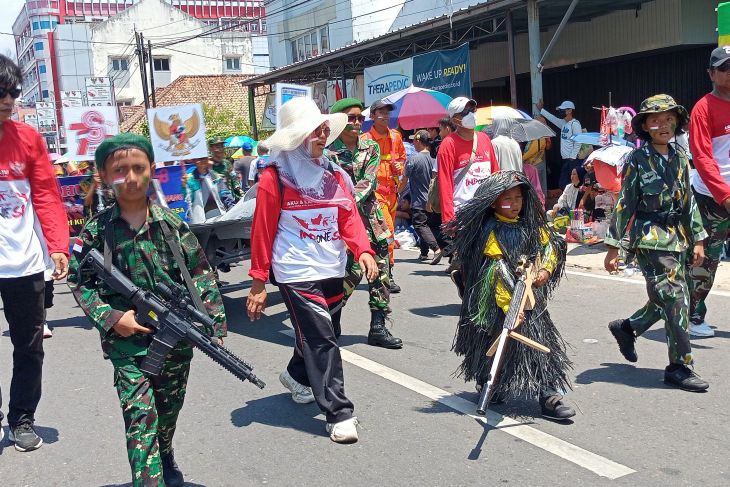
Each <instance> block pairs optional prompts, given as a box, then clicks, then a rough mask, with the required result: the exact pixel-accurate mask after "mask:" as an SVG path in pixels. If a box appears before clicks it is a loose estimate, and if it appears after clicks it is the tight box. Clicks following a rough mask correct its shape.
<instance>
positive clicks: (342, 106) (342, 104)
mask: <svg viewBox="0 0 730 487" xmlns="http://www.w3.org/2000/svg"><path fill="white" fill-rule="evenodd" d="M352 107H358V108H359V109H360V110H365V105H363V103H362V102H361V101H360V100H358V99H357V98H343V99H342V100H338V101H336V102H335V104H334V105H332V108H330V113H340V112H344V111H345V110H347V109H348V108H352Z"/></svg>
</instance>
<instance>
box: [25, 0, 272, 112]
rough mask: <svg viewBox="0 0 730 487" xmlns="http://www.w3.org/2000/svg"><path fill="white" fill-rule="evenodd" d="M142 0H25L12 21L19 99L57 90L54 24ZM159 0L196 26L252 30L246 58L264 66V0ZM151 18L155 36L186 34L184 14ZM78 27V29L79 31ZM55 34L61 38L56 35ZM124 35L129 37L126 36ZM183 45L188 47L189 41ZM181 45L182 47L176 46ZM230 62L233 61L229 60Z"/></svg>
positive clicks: (93, 18)
mask: <svg viewBox="0 0 730 487" xmlns="http://www.w3.org/2000/svg"><path fill="white" fill-rule="evenodd" d="M141 1H144V0H78V1H71V0H26V2H25V5H24V6H23V8H22V9H21V11H20V13H19V14H18V16H17V18H16V20H15V22H14V24H13V34H14V35H15V48H16V54H17V58H18V62H19V64H20V67H21V69H22V71H23V86H22V88H23V100H24V101H25V102H27V103H30V104H33V103H35V102H38V101H55V100H56V95H55V91H58V90H57V89H56V85H57V84H59V85H60V84H62V82H61V81H59V80H58V79H57V78H58V77H57V76H56V75H55V73H54V70H53V66H52V64H53V62H52V56H51V50H52V48H53V46H52V45H51V44H52V43H53V40H52V39H49V36H50V35H51V33H52V32H53V31H54V30H55V29H56V26H58V25H65V24H78V23H87V24H89V23H90V24H93V23H99V22H103V21H105V20H107V19H109V18H110V17H112V16H115V15H118V14H120V13H122V12H123V11H125V10H127V9H129V8H130V7H132V6H134V5H136V4H138V3H140V2H141ZM160 1H164V2H165V3H166V4H168V5H169V6H171V7H173V8H174V9H175V10H177V11H179V12H181V13H184V14H185V16H186V17H193V18H195V19H198V20H199V21H200V24H197V25H196V27H195V28H196V29H198V30H200V29H212V28H214V27H218V28H220V29H224V31H225V32H230V33H236V34H239V35H242V34H246V33H248V34H249V35H250V36H251V40H250V44H251V46H252V47H251V49H252V55H253V57H254V58H255V59H256V63H251V64H256V67H257V69H258V71H256V72H266V71H267V70H268V44H267V43H266V41H265V35H266V31H267V27H266V21H265V19H264V16H265V8H264V2H263V0H160ZM163 18H164V17H163ZM156 20H157V22H156V23H154V22H151V23H150V25H149V27H151V28H152V27H154V28H155V29H154V30H155V31H157V32H154V34H157V35H158V36H161V31H162V30H165V31H166V32H167V33H169V34H170V35H174V36H182V35H185V34H189V32H185V30H186V29H184V28H181V26H180V25H179V24H182V23H183V22H185V20H183V19H178V20H179V22H178V24H170V23H169V22H165V21H161V19H159V18H158V19H156ZM152 24H154V25H152ZM160 24H162V25H160ZM167 27H170V28H167ZM138 30H140V29H138ZM170 31H172V32H170ZM77 33H78V34H79V35H81V34H80V32H77ZM150 34H153V32H150ZM60 39H65V38H64V37H60ZM126 41H129V36H128V37H127V39H125V42H126ZM132 42H133V40H132ZM80 44H81V43H80V42H76V43H74V47H80ZM186 47H188V49H189V46H186ZM181 49H185V47H182V46H181ZM239 65H240V63H239ZM231 66H232V67H235V63H234V62H233V61H231ZM163 67H164V66H163ZM163 77H164V76H163Z"/></svg>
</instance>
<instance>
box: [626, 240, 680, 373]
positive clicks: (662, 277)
mask: <svg viewBox="0 0 730 487" xmlns="http://www.w3.org/2000/svg"><path fill="white" fill-rule="evenodd" d="M636 260H637V261H638V263H639V267H640V268H641V270H642V272H643V273H644V277H645V278H646V292H647V294H648V295H649V302H648V303H646V304H645V305H644V307H643V308H641V309H640V310H638V311H637V312H636V313H634V314H633V315H631V317H630V318H629V323H631V328H633V330H634V332H635V333H636V336H641V335H642V334H643V333H644V332H645V331H647V330H648V329H649V328H651V327H652V325H654V323H656V322H657V321H659V320H660V319H664V329H665V330H666V333H667V346H668V347H669V363H672V364H686V365H690V364H692V363H693V357H692V346H691V345H690V343H689V333H687V327H688V325H689V288H688V285H687V277H686V272H687V271H686V269H687V257H686V254H684V253H679V252H667V251H661V250H646V249H636Z"/></svg>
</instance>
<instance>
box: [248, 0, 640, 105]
mask: <svg viewBox="0 0 730 487" xmlns="http://www.w3.org/2000/svg"><path fill="white" fill-rule="evenodd" d="M647 1H650V0H583V1H581V2H579V3H578V4H577V6H576V8H575V11H574V12H573V14H572V15H571V17H570V22H586V21H590V20H591V19H593V18H595V17H599V16H601V15H606V14H608V13H611V12H614V11H616V10H626V9H640V8H641V4H642V3H645V2H647ZM570 3H571V0H544V1H542V2H540V25H541V28H543V29H545V28H547V27H550V26H554V25H557V24H559V23H560V21H561V20H562V18H563V15H564V13H565V11H566V10H567V9H568V6H569V5H570ZM526 5H527V1H526V0H491V1H488V2H485V3H483V4H481V5H477V6H474V7H470V8H464V9H462V10H459V11H456V12H454V14H453V15H452V17H451V19H449V17H448V16H447V15H442V16H439V17H435V18H432V19H427V20H425V21H423V22H420V23H418V24H414V25H411V26H407V27H403V28H401V29H398V30H396V31H393V32H389V33H387V34H385V35H382V36H380V37H376V38H374V39H368V40H365V41H361V42H355V43H352V44H349V45H346V46H343V47H341V48H338V49H334V50H332V51H328V52H325V53H323V54H320V55H319V56H316V57H313V58H310V59H307V60H305V61H300V62H297V63H294V64H290V65H288V66H284V67H281V68H278V69H275V70H273V71H271V72H269V73H266V74H262V75H259V76H254V77H252V78H248V79H247V80H245V81H243V82H242V84H243V85H244V86H250V87H252V88H255V89H257V90H258V89H260V88H264V91H269V87H270V85H273V84H274V83H278V82H290V83H299V84H308V83H313V82H315V81H319V80H323V79H330V80H331V79H342V78H353V77H355V76H357V75H359V74H362V73H363V70H364V69H365V68H366V67H369V66H374V65H377V64H383V63H388V62H392V61H396V60H399V59H403V58H406V57H410V56H413V55H414V54H419V53H423V52H429V51H433V50H437V49H447V48H451V47H456V46H458V45H460V44H462V43H463V42H470V43H471V44H472V45H478V44H480V43H482V42H496V41H503V40H505V39H506V36H507V33H506V30H505V24H506V23H505V16H506V14H507V12H508V11H511V12H512V25H513V29H514V33H515V34H519V33H523V32H527V12H526V8H525V7H526Z"/></svg>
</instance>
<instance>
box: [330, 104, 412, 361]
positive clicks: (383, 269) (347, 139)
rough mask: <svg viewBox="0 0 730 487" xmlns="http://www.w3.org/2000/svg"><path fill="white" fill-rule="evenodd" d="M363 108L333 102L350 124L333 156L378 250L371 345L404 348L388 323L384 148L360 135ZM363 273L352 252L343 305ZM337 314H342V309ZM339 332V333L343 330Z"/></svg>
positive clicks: (372, 288)
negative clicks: (379, 192)
mask: <svg viewBox="0 0 730 487" xmlns="http://www.w3.org/2000/svg"><path fill="white" fill-rule="evenodd" d="M363 109H364V105H363V104H362V102H361V101H360V100H358V99H356V98H344V99H342V100H339V101H338V102H337V103H335V104H334V105H332V108H331V109H330V113H340V112H342V113H346V114H347V117H348V125H347V127H345V130H344V131H343V132H342V134H340V136H339V138H338V139H337V140H335V141H334V142H333V143H332V146H331V147H330V155H331V156H332V159H334V160H335V161H336V162H337V163H338V164H339V165H340V166H341V167H342V169H344V170H345V171H346V172H347V173H348V174H349V175H350V177H351V178H352V183H353V184H354V185H355V195H354V196H355V202H356V203H357V208H358V211H359V212H360V216H361V217H362V221H363V223H364V224H365V228H366V229H367V231H368V237H369V239H370V245H371V246H372V248H373V251H374V252H375V262H376V263H377V264H378V269H379V271H380V272H379V274H378V277H377V278H376V279H375V280H374V281H372V282H370V283H368V288H369V291H370V301H369V305H370V332H369V333H368V344H370V345H374V346H378V347H385V348H401V347H402V346H403V341H402V340H401V339H400V338H396V337H394V336H393V335H391V333H390V331H389V330H388V329H387V328H386V326H385V318H386V317H387V315H388V314H390V275H389V271H388V268H389V265H388V261H389V254H388V239H389V238H390V237H391V232H390V229H389V228H388V225H387V224H386V222H385V218H384V216H383V209H382V208H381V206H380V203H379V201H378V199H377V198H376V197H375V189H376V188H377V184H378V182H377V176H378V165H379V164H380V147H379V146H378V143H377V142H375V141H374V140H365V139H360V138H359V135H360V128H361V127H362V122H363V121H364V120H365V117H364V116H363V115H362V110H363ZM362 276H363V270H362V268H361V267H360V265H359V264H358V263H357V261H355V258H354V256H353V255H352V253H351V252H348V253H347V270H346V275H345V296H344V300H343V306H344V303H346V302H347V300H348V298H349V297H350V296H351V295H352V293H353V292H354V291H355V288H356V287H357V285H358V284H360V281H361V280H362ZM337 313H338V317H339V314H340V311H338V312H337ZM337 322H339V320H337ZM337 331H338V333H339V330H337Z"/></svg>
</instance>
